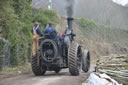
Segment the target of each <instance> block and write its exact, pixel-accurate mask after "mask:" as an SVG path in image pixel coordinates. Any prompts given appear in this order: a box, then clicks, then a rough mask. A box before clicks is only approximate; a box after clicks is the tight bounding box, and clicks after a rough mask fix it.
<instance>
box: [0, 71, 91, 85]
mask: <svg viewBox="0 0 128 85" xmlns="http://www.w3.org/2000/svg"><path fill="white" fill-rule="evenodd" d="M0 76H1V75H0ZM88 76H89V73H83V72H82V73H81V74H80V76H71V75H70V73H69V71H68V69H64V70H62V71H61V72H60V73H58V74H56V73H55V72H46V74H45V75H44V76H35V75H34V74H33V73H28V74H23V75H18V76H13V77H7V78H5V77H3V78H2V76H1V77H0V85H82V83H83V82H85V80H86V79H87V78H88Z"/></svg>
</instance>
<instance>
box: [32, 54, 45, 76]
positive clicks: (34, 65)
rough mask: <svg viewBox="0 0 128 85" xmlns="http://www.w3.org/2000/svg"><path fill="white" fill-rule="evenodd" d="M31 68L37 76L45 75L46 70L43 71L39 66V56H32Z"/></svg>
mask: <svg viewBox="0 0 128 85" xmlns="http://www.w3.org/2000/svg"><path fill="white" fill-rule="evenodd" d="M31 66H32V71H33V73H34V74H35V75H36V76H41V75H44V74H45V72H46V70H45V69H42V68H41V67H40V66H38V64H37V56H32V62H31Z"/></svg>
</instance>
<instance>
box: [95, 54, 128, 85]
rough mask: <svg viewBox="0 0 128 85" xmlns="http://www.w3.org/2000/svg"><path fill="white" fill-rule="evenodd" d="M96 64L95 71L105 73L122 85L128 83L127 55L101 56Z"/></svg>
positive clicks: (127, 84)
mask: <svg viewBox="0 0 128 85" xmlns="http://www.w3.org/2000/svg"><path fill="white" fill-rule="evenodd" d="M96 65H97V66H96V71H97V72H101V73H106V74H108V75H109V76H111V77H112V78H114V79H115V80H117V81H118V82H120V83H123V85H128V55H120V56H119V55H118V56H117V55H116V56H114V55H113V56H103V57H100V58H99V59H98V60H97V64H96Z"/></svg>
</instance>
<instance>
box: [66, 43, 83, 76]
mask: <svg viewBox="0 0 128 85" xmlns="http://www.w3.org/2000/svg"><path fill="white" fill-rule="evenodd" d="M81 58H82V51H81V47H80V46H79V45H78V44H77V43H76V42H72V43H71V44H70V46H69V51H68V67H69V72H70V73H71V75H73V76H77V75H79V72H80V71H81V66H82V61H81Z"/></svg>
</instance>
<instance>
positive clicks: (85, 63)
mask: <svg viewBox="0 0 128 85" xmlns="http://www.w3.org/2000/svg"><path fill="white" fill-rule="evenodd" d="M82 55H83V56H82V70H83V71H84V72H88V71H89V70H90V53H89V51H88V50H84V51H83V53H82Z"/></svg>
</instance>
